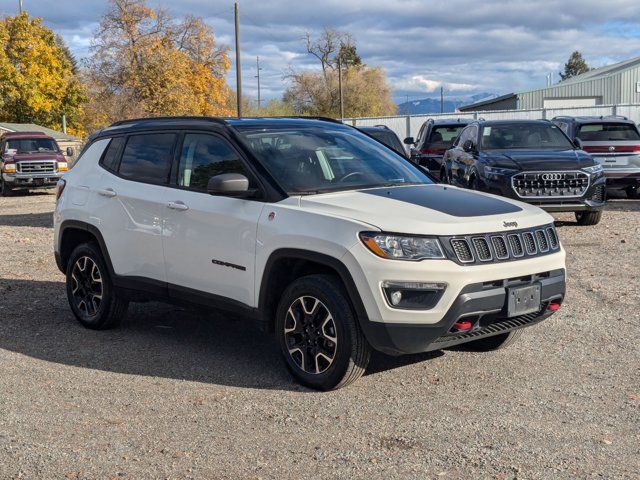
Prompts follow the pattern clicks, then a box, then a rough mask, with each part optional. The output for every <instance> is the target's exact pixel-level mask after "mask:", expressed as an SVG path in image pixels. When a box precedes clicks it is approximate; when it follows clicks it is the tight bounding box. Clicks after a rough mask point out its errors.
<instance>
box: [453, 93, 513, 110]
mask: <svg viewBox="0 0 640 480" xmlns="http://www.w3.org/2000/svg"><path fill="white" fill-rule="evenodd" d="M516 96H517V95H516V94H515V93H507V94H505V95H501V96H499V97H495V98H487V99H486V100H482V101H480V102H476V103H470V104H469V105H464V106H462V107H459V108H458V109H459V110H460V111H461V112H464V111H466V110H468V109H471V108H477V107H482V106H484V105H491V104H492V103H498V102H502V101H503V100H509V99H511V98H515V97H516Z"/></svg>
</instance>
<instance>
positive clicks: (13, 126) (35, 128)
mask: <svg viewBox="0 0 640 480" xmlns="http://www.w3.org/2000/svg"><path fill="white" fill-rule="evenodd" d="M0 130H6V131H7V132H42V133H44V134H46V135H49V136H50V137H53V138H55V139H56V140H67V141H71V142H80V141H81V139H80V138H78V137H74V136H73V135H69V134H67V133H63V132H59V131H58V130H53V129H51V128H47V127H43V126H41V125H36V124H35V123H7V122H0Z"/></svg>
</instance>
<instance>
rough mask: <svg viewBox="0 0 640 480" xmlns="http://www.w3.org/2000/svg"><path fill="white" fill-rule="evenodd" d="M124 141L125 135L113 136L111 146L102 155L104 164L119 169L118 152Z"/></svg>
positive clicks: (114, 169)
mask: <svg viewBox="0 0 640 480" xmlns="http://www.w3.org/2000/svg"><path fill="white" fill-rule="evenodd" d="M123 143H124V137H116V138H112V139H111V141H110V142H109V146H108V147H107V149H106V150H105V152H104V156H103V157H102V166H103V167H105V168H106V169H108V170H112V171H116V170H117V169H118V152H119V151H120V147H121V146H122V144H123Z"/></svg>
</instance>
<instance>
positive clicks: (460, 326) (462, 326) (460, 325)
mask: <svg viewBox="0 0 640 480" xmlns="http://www.w3.org/2000/svg"><path fill="white" fill-rule="evenodd" d="M471 327H473V323H471V322H467V321H460V322H456V323H454V324H453V328H452V329H451V330H455V331H458V332H466V331H467V330H471Z"/></svg>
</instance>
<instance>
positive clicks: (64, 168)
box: [58, 162, 69, 172]
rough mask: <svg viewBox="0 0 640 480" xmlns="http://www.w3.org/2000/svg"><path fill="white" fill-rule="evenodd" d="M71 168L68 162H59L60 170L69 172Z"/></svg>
mask: <svg viewBox="0 0 640 480" xmlns="http://www.w3.org/2000/svg"><path fill="white" fill-rule="evenodd" d="M68 170H69V164H68V163H67V162H58V171H59V172H67V171H68Z"/></svg>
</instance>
